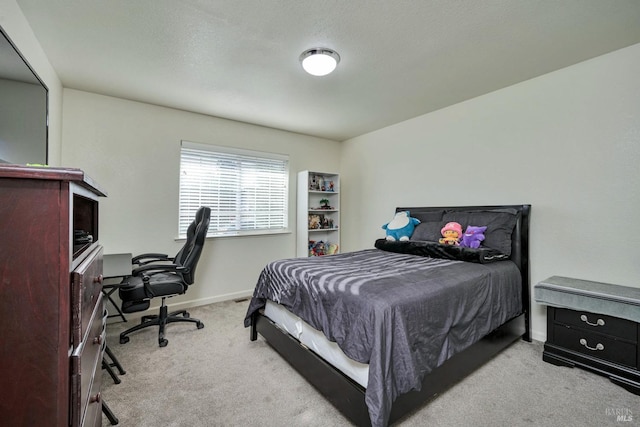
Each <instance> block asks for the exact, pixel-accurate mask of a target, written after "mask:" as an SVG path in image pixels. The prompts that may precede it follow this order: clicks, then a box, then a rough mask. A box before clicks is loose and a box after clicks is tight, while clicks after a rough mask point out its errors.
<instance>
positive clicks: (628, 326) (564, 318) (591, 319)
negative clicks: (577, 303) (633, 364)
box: [555, 308, 638, 342]
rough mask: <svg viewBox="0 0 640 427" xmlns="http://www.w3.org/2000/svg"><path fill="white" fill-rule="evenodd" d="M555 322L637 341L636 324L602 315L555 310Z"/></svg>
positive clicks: (564, 309) (562, 309) (563, 309)
mask: <svg viewBox="0 0 640 427" xmlns="http://www.w3.org/2000/svg"><path fill="white" fill-rule="evenodd" d="M555 320H556V322H561V323H564V324H566V325H571V326H576V327H578V328H581V329H585V330H588V331H592V332H597V333H600V334H606V335H611V336H613V337H618V338H623V339H626V340H629V341H633V342H635V341H637V339H638V338H637V337H638V329H637V328H638V324H637V323H635V322H632V321H630V320H625V319H619V318H617V317H612V316H607V315H604V314H594V313H588V312H585V311H574V310H569V309H566V308H556V309H555Z"/></svg>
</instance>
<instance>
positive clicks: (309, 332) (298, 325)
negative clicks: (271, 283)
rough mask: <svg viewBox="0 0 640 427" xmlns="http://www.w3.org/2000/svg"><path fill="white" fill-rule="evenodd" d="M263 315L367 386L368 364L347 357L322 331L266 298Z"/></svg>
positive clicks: (357, 381)
mask: <svg viewBox="0 0 640 427" xmlns="http://www.w3.org/2000/svg"><path fill="white" fill-rule="evenodd" d="M264 315H265V316H266V317H268V318H269V319H271V320H272V321H273V322H274V323H275V324H276V325H278V326H280V327H281V328H282V329H283V330H285V331H287V332H288V333H289V334H290V335H291V336H293V337H294V338H296V339H297V340H298V341H300V342H301V343H302V344H304V345H305V346H307V347H308V348H310V349H311V350H313V351H314V352H315V353H317V354H318V355H320V356H321V357H322V358H323V359H325V360H326V361H327V362H329V363H330V364H331V365H333V366H334V367H335V368H337V369H338V370H340V371H341V372H342V373H343V374H345V375H346V376H347V377H349V378H351V379H352V380H353V381H355V382H356V383H358V384H360V385H361V386H362V387H364V388H366V387H367V384H368V381H369V365H367V364H366V363H360V362H357V361H355V360H353V359H351V358H349V357H347V356H346V355H345V354H344V353H343V352H342V350H341V349H340V347H338V344H336V343H335V342H332V341H329V340H328V339H327V338H326V337H325V336H324V334H323V333H322V332H320V331H318V330H317V329H315V328H313V327H312V326H310V325H309V324H308V323H306V322H305V321H304V320H302V319H301V318H300V317H298V316H296V315H295V314H293V313H291V312H290V311H289V310H287V309H286V308H285V307H283V306H281V305H280V304H278V303H275V302H273V301H268V300H267V304H266V306H265V309H264Z"/></svg>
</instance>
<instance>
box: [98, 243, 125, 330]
mask: <svg viewBox="0 0 640 427" xmlns="http://www.w3.org/2000/svg"><path fill="white" fill-rule="evenodd" d="M131 258H132V255H131V254H127V253H122V254H105V255H104V256H103V264H102V277H104V279H117V278H121V277H125V276H130V275H131ZM119 288H120V282H118V283H111V284H109V283H107V284H104V285H103V286H102V293H103V294H104V295H105V296H106V297H107V300H108V301H109V302H111V305H113V306H114V307H115V309H116V311H117V312H118V313H117V314H109V315H108V316H107V317H121V318H122V320H123V321H124V322H126V321H127V318H126V317H124V313H123V312H122V310H120V307H119V306H118V304H116V302H115V301H114V300H113V298H112V297H111V295H113V293H114V292H115V291H117V290H118V289H119Z"/></svg>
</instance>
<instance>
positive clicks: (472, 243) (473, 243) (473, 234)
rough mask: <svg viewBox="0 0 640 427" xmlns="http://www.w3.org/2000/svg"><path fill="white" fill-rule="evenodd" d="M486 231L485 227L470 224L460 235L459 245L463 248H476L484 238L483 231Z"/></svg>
mask: <svg viewBox="0 0 640 427" xmlns="http://www.w3.org/2000/svg"><path fill="white" fill-rule="evenodd" d="M485 231H487V227H476V226H473V225H470V226H468V227H467V229H466V230H465V232H464V234H463V235H462V242H460V246H462V247H465V248H474V249H477V248H479V247H480V243H482V241H483V240H484V232H485Z"/></svg>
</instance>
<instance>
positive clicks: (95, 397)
mask: <svg viewBox="0 0 640 427" xmlns="http://www.w3.org/2000/svg"><path fill="white" fill-rule="evenodd" d="M100 399H102V395H101V394H100V392H98V393H97V394H96V395H95V396H91V397H90V398H89V403H94V402H97V403H100Z"/></svg>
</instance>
